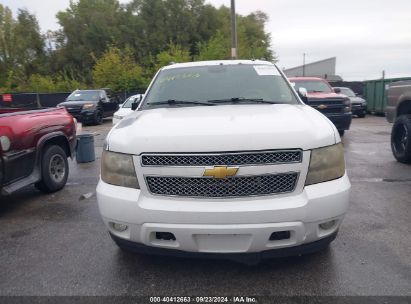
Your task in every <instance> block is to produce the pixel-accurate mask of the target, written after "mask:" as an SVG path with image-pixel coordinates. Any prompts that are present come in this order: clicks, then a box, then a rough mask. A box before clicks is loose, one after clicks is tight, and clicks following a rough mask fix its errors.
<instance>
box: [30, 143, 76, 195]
mask: <svg viewBox="0 0 411 304" xmlns="http://www.w3.org/2000/svg"><path fill="white" fill-rule="evenodd" d="M43 152H44V153H43V157H42V159H41V177H42V179H41V181H40V182H38V183H36V185H35V186H36V187H37V189H39V190H41V191H43V192H45V193H52V192H56V191H58V190H60V189H62V188H63V187H64V186H65V185H66V182H67V178H68V173H69V167H68V161H67V154H66V152H65V151H64V150H63V149H62V148H61V147H60V146H56V145H51V146H47V147H46V148H45V149H44V150H43Z"/></svg>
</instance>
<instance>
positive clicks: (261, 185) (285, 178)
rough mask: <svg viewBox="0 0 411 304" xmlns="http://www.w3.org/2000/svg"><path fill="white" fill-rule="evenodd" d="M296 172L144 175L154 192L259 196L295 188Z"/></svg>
mask: <svg viewBox="0 0 411 304" xmlns="http://www.w3.org/2000/svg"><path fill="white" fill-rule="evenodd" d="M297 180H298V173H296V172H291V173H282V174H274V175H254V176H237V177H232V178H226V179H215V178H208V177H175V176H174V177H172V176H147V177H146V181H147V185H148V188H149V190H150V192H151V193H152V194H154V195H166V196H183V197H205V198H226V197H242V196H259V195H271V194H280V193H288V192H292V191H294V188H295V186H296V184H297Z"/></svg>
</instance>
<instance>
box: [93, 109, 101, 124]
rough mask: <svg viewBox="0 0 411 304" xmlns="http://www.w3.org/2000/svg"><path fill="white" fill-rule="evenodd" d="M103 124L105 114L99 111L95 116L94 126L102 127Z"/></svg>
mask: <svg viewBox="0 0 411 304" xmlns="http://www.w3.org/2000/svg"><path fill="white" fill-rule="evenodd" d="M102 123H103V113H102V112H101V111H97V112H96V114H95V115H94V124H95V125H101V124H102Z"/></svg>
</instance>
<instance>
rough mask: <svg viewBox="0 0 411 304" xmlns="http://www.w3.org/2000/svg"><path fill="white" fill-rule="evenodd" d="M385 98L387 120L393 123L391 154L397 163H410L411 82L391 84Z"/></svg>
mask: <svg viewBox="0 0 411 304" xmlns="http://www.w3.org/2000/svg"><path fill="white" fill-rule="evenodd" d="M387 96H388V101H387V109H386V114H387V115H386V116H387V120H388V121H389V122H393V123H394V125H393V126H392V131H391V149H392V153H393V154H394V157H395V158H396V159H397V160H398V161H399V162H401V163H411V80H408V81H398V82H393V83H391V84H390V86H389V88H388V94H387Z"/></svg>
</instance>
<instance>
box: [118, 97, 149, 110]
mask: <svg viewBox="0 0 411 304" xmlns="http://www.w3.org/2000/svg"><path fill="white" fill-rule="evenodd" d="M143 96H144V95H133V96H130V97H129V98H127V99H126V101H125V102H124V103H123V106H122V108H126V109H129V108H131V104H132V103H133V102H139V101H141V99H143Z"/></svg>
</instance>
